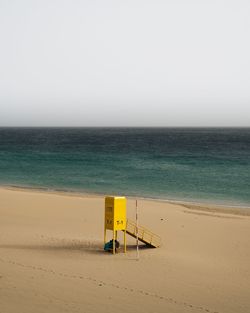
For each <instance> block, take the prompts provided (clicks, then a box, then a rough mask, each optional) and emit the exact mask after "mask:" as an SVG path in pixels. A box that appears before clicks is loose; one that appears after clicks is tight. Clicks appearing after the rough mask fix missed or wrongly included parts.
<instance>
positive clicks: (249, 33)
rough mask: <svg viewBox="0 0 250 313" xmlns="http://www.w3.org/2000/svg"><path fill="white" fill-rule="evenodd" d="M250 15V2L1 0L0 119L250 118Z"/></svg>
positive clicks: (9, 122)
mask: <svg viewBox="0 0 250 313" xmlns="http://www.w3.org/2000/svg"><path fill="white" fill-rule="evenodd" d="M249 16H250V1H249V0H245V1H244V0H237V1H236V0H235V1H230V0H228V1H226V0H225V1H222V0H211V1H202V0H196V1H195V0H190V1H187V0H177V1H158V0H155V1H146V0H142V1H139V0H133V1H129V0H126V1H120V0H115V1H103V0H99V1H98V0H97V1H94V0H93V1H91V0H88V1H87V0H85V1H83V0H82V1H80V0H79V1H78V0H71V1H63V0H58V1H55V0H50V1H48V0H43V1H42V0H41V1H34V0H30V1H28V0H22V1H17V0H16V1H15V0H12V1H10V0H0V39H1V41H0V45H1V46H0V126H250V40H249V38H250V18H249Z"/></svg>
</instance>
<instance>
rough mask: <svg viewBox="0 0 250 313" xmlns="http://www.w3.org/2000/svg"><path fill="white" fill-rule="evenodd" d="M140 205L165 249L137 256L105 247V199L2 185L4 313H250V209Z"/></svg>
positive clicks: (131, 247)
mask: <svg viewBox="0 0 250 313" xmlns="http://www.w3.org/2000/svg"><path fill="white" fill-rule="evenodd" d="M138 205H139V224H141V225H143V226H145V227H147V228H149V229H150V230H152V231H153V232H155V233H157V234H158V235H160V236H161V238H162V245H161V247H160V248H156V249H152V248H147V247H146V246H145V245H143V244H141V245H140V258H139V260H136V247H135V239H133V238H129V237H127V241H128V251H127V253H126V254H124V253H122V250H121V251H120V252H119V253H118V254H116V255H112V254H110V253H108V252H104V251H103V223H104V197H103V196H95V195H77V194H63V193H46V192H39V191H35V190H33V191H32V190H17V189H11V188H0V312H1V313H23V312H25V313H29V312H32V313H34V312H36V313H39V312H43V313H44V312H53V313H54V312H55V313H56V312H58V313H59V312H60V313H61V312H71V313H74V312H83V313H84V312H109V313H112V312H121V313H122V312H133V313H136V312H144V313H147V312H150V313H155V312H157V313H160V312H164V313H165V312H170V313H175V312H176V313H177V312H187V313H188V312H190V313H191V312H192V313H195V312H214V313H215V312H219V313H223V312H225V313H230V312H231V313H241V312H242V313H247V312H250V216H249V213H250V210H249V213H248V211H247V209H246V210H240V209H231V208H228V209H227V208H216V207H214V206H213V207H212V206H209V205H206V206H201V205H200V206H195V205H191V204H186V205H182V204H177V203H170V202H164V201H153V200H145V199H144V200H143V199H139V201H138ZM127 210H128V217H129V218H131V219H134V215H135V200H134V199H128V209H127ZM108 236H110V239H111V232H110V233H108ZM120 242H121V243H122V242H123V240H122V233H121V234H120Z"/></svg>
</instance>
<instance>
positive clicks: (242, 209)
mask: <svg viewBox="0 0 250 313" xmlns="http://www.w3.org/2000/svg"><path fill="white" fill-rule="evenodd" d="M1 189H2V190H10V191H21V192H34V193H44V194H52V195H58V196H60V195H61V196H68V197H80V198H103V197H105V196H107V195H110V194H108V193H102V192H100V193H95V192H93V193H92V192H84V191H83V192H79V191H74V190H66V189H51V188H46V187H31V186H16V185H0V190H1ZM123 196H126V198H127V199H130V200H133V199H138V200H143V201H152V202H158V203H163V204H164V203H166V204H173V205H179V206H181V207H183V208H185V209H188V210H191V211H192V210H197V211H204V212H209V213H222V214H232V215H241V216H250V206H249V207H248V206H243V205H229V204H218V203H211V202H200V201H185V200H172V199H162V198H152V197H142V196H130V195H123Z"/></svg>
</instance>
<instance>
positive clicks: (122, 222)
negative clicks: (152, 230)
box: [114, 197, 127, 230]
mask: <svg viewBox="0 0 250 313" xmlns="http://www.w3.org/2000/svg"><path fill="white" fill-rule="evenodd" d="M114 203H115V205H114V207H115V210H114V229H115V230H124V229H126V221H127V217H126V198H125V197H115V200H114Z"/></svg>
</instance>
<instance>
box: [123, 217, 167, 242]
mask: <svg viewBox="0 0 250 313" xmlns="http://www.w3.org/2000/svg"><path fill="white" fill-rule="evenodd" d="M136 230H137V227H136V223H135V222H133V221H131V220H127V227H126V230H125V231H126V233H127V234H129V235H130V236H132V237H134V238H136V233H137V232H136ZM138 240H140V241H141V242H143V243H145V244H146V245H148V246H150V247H152V248H157V247H159V246H160V245H161V237H160V236H158V235H156V234H154V233H152V232H151V231H150V230H148V229H147V228H145V227H143V226H138Z"/></svg>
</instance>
